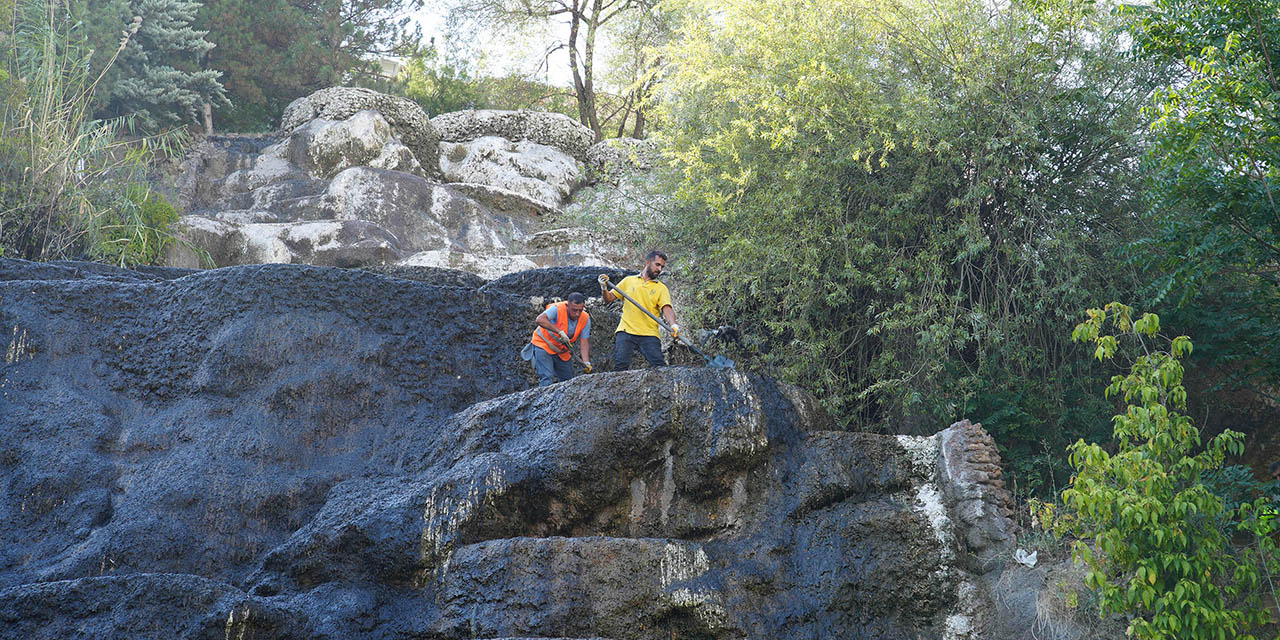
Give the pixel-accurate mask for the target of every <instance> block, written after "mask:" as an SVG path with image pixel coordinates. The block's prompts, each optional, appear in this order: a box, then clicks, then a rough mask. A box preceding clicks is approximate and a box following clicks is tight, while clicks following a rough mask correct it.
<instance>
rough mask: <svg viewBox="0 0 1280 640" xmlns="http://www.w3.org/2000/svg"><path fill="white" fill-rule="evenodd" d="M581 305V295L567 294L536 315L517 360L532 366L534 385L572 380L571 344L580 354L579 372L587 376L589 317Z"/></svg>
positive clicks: (589, 338)
mask: <svg viewBox="0 0 1280 640" xmlns="http://www.w3.org/2000/svg"><path fill="white" fill-rule="evenodd" d="M584 306H586V298H585V297H584V296H583V295H582V294H581V293H571V294H569V299H568V300H566V301H564V302H557V303H555V304H551V305H547V309H546V311H543V312H542V313H540V314H538V318H537V320H536V322H537V324H538V326H537V328H535V329H534V330H533V337H532V338H530V339H529V344H526V345H525V347H524V350H523V351H521V352H520V355H521V357H523V358H524V359H525V360H529V361H530V362H532V363H533V370H534V371H535V372H537V374H538V386H540V387H545V386H547V385H549V384H553V383H555V382H557V381H559V382H564V381H565V380H568V379H569V378H572V377H573V375H574V373H573V363H572V362H571V361H570V358H571V356H570V353H569V350H570V348H571V347H572V346H573V345H574V344H575V343H576V344H577V345H578V352H579V354H581V355H582V372H583V373H591V371H592V366H591V314H589V313H587V312H586V311H584V310H583V307H584Z"/></svg>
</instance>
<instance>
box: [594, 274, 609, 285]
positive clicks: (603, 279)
mask: <svg viewBox="0 0 1280 640" xmlns="http://www.w3.org/2000/svg"><path fill="white" fill-rule="evenodd" d="M596 282H599V283H600V288H601V289H604V288H606V287H608V285H609V276H607V275H605V274H603V273H602V274H600V277H599V278H596Z"/></svg>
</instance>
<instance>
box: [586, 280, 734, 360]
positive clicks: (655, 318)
mask: <svg viewBox="0 0 1280 640" xmlns="http://www.w3.org/2000/svg"><path fill="white" fill-rule="evenodd" d="M597 280H598V281H599V282H600V284H602V285H604V286H606V287H609V288H610V289H612V290H613V292H614V293H616V294H618V295H620V296H622V297H623V299H625V300H626V301H627V302H630V303H631V304H633V305H635V307H636V308H637V309H639V310H641V311H643V312H644V314H645V315H646V316H649V317H650V318H653V321H654V322H657V323H658V326H659V327H662V328H663V329H666V330H667V333H675V332H674V331H672V330H671V327H669V326H667V323H665V322H663V321H662V320H661V319H659V318H658V316H655V315H653V314H652V313H649V310H648V309H645V308H644V307H642V306H640V303H639V302H636V301H635V299H633V298H632V297H631V296H629V295H627V294H625V293H623V292H622V290H621V289H619V288H617V287H615V286H614V285H613V283H612V282H609V276H607V275H605V274H603V273H602V274H600V277H599V278H597ZM676 339H677V340H679V341H680V342H683V343H684V344H685V346H686V347H689V348H690V349H693V351H694V353H696V354H698V355H700V356H702V357H703V358H704V359H706V361H707V366H708V367H711V368H712V369H732V368H733V360H730V359H728V358H726V357H724V356H722V355H718V356H716V357H714V358H712V357H711V356H709V355H707V354H705V353H703V352H702V349H699V348H697V347H695V346H693V343H692V342H689V340H688V339H686V338H685V337H684V336H679V337H678V338H676Z"/></svg>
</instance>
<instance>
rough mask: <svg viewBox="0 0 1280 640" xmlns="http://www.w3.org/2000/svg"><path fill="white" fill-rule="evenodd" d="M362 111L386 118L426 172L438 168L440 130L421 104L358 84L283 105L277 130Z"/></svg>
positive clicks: (330, 89)
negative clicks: (434, 125)
mask: <svg viewBox="0 0 1280 640" xmlns="http://www.w3.org/2000/svg"><path fill="white" fill-rule="evenodd" d="M361 111H375V112H377V113H379V114H381V115H382V117H384V118H386V120H387V122H388V123H390V125H391V128H392V129H393V130H394V131H395V133H396V136H397V137H398V138H399V139H400V140H403V141H404V143H405V144H406V145H407V146H408V147H409V149H411V150H412V151H413V155H414V156H416V157H417V159H418V162H420V163H421V164H422V167H423V168H424V169H425V170H426V172H427V175H435V174H436V173H437V172H439V170H440V167H439V164H438V163H437V158H439V157H440V149H439V145H440V133H439V132H437V131H436V129H435V127H433V126H432V125H431V119H430V118H428V117H427V114H426V112H425V111H423V110H422V107H419V106H418V105H417V104H415V103H414V102H413V101H412V100H407V99H405V98H401V97H398V96H391V95H387V94H385V93H378V92H377V91H372V90H370V89H362V88H359V87H330V88H328V89H321V90H319V91H317V92H315V93H313V94H311V95H309V96H306V97H303V98H298V99H297V100H294V101H293V102H290V103H289V106H287V107H285V109H284V115H283V116H281V118H280V129H281V130H282V131H285V132H291V131H293V130H294V129H296V128H298V127H300V126H302V125H304V124H306V123H308V122H310V121H312V120H316V119H322V120H346V119H348V118H350V117H351V116H353V115H355V114H357V113H359V112H361Z"/></svg>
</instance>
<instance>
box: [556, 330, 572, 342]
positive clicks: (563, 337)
mask: <svg viewBox="0 0 1280 640" xmlns="http://www.w3.org/2000/svg"><path fill="white" fill-rule="evenodd" d="M556 335H557V336H559V337H560V343H561V344H563V345H565V346H569V334H567V333H565V332H563V331H557V332H556Z"/></svg>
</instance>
